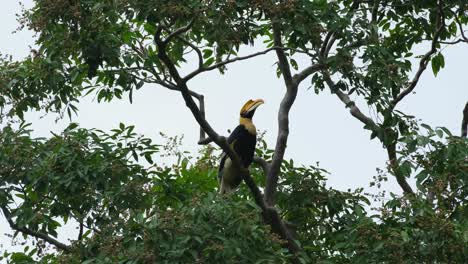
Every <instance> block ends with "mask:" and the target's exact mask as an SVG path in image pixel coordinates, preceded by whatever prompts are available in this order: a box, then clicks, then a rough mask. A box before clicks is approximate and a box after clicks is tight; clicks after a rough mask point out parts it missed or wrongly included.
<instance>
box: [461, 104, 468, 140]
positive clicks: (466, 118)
mask: <svg viewBox="0 0 468 264" xmlns="http://www.w3.org/2000/svg"><path fill="white" fill-rule="evenodd" d="M467 130H468V102H466V105H465V109H463V121H462V127H461V131H462V132H461V136H462V138H466V134H467Z"/></svg>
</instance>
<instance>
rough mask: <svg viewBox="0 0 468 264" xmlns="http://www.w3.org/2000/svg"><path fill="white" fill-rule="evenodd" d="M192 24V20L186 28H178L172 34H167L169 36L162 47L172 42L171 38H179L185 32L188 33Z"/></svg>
mask: <svg viewBox="0 0 468 264" xmlns="http://www.w3.org/2000/svg"><path fill="white" fill-rule="evenodd" d="M193 22H195V20H194V19H192V20H191V21H190V22H189V23H188V24H187V25H186V26H183V27H181V28H178V29H176V30H175V31H174V32H171V33H169V35H168V36H167V37H166V39H165V40H164V41H163V43H164V45H167V44H168V43H169V42H170V41H171V40H172V38H174V37H176V36H179V35H181V34H184V33H185V32H187V31H189V30H190V29H191V28H192V26H193Z"/></svg>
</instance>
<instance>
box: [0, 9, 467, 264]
mask: <svg viewBox="0 0 468 264" xmlns="http://www.w3.org/2000/svg"><path fill="white" fill-rule="evenodd" d="M465 2H466V1H464V0H454V1H444V0H439V1H402V0H396V1H351V0H338V1H323V0H313V1H310V0H291V1H276V0H268V1H258V0H233V1H221V0H212V1H201V0H200V1H199V0H196V1H194V0H177V1H174V0H170V1H169V0H151V1H147V0H145V1H143V0H133V1H128V0H41V1H35V5H34V7H33V8H32V9H30V10H26V11H25V12H24V14H23V16H22V17H21V19H20V22H21V23H22V25H23V26H25V27H28V28H29V29H31V30H33V31H34V32H36V33H37V45H38V50H37V52H34V54H33V55H31V56H30V57H27V58H25V59H24V60H22V61H13V60H12V59H11V58H8V57H2V58H1V59H0V121H1V122H2V130H1V131H0V143H1V145H0V207H1V209H2V211H3V213H4V215H5V217H6V218H7V220H8V221H9V223H10V226H13V227H15V228H14V229H16V230H17V233H15V236H17V235H18V234H19V233H22V234H23V235H25V236H26V235H30V236H33V237H36V238H40V239H42V240H44V241H47V242H49V243H52V244H54V245H56V246H58V247H59V248H60V249H61V251H60V252H58V253H54V252H42V250H39V249H41V248H42V247H40V246H37V247H36V248H34V249H29V248H25V250H24V252H15V253H5V254H4V256H3V257H2V258H3V259H6V260H7V261H8V262H9V263H31V262H33V261H34V262H37V263H81V262H84V263H116V262H120V263H154V262H157V263H160V262H162V263H192V262H193V263H220V262H223V261H225V260H230V261H231V262H233V263H287V262H290V261H293V262H302V263H421V262H423V263H463V262H464V261H465V260H466V259H468V246H467V245H468V222H467V219H468V210H467V202H468V201H467V197H468V189H467V188H468V187H467V180H468V175H467V172H468V165H467V160H468V159H467V157H468V141H467V139H466V138H459V137H456V136H454V135H452V134H451V133H450V131H448V130H447V129H445V128H435V129H434V128H432V127H430V126H428V125H425V124H420V123H418V122H417V121H416V119H415V117H413V116H409V115H407V114H405V113H403V112H401V111H399V110H398V107H397V105H398V103H399V102H400V101H401V100H402V99H403V98H404V97H405V96H407V95H408V94H410V93H411V92H412V91H413V90H414V88H415V87H416V85H417V83H418V81H419V78H420V76H421V75H422V74H423V72H424V71H425V70H426V68H427V67H428V66H429V63H430V64H431V68H432V71H433V73H434V75H437V74H438V73H439V72H440V71H441V70H442V69H443V68H444V67H445V65H446V61H445V59H444V55H443V46H444V45H453V44H457V43H459V42H468V39H467V38H466V36H465V35H464V30H463V27H464V26H466V24H467V23H468V16H467V15H466V8H467V6H466V3H465ZM245 45H254V46H255V47H256V48H257V49H258V50H261V51H260V52H258V53H254V54H250V55H247V56H240V55H239V54H240V53H241V49H242V47H243V46H245ZM424 46H430V47H429V48H428V50H427V51H426V52H423V53H422V54H416V51H418V53H420V51H419V50H420V49H419V48H421V47H424ZM270 51H275V52H276V53H277V54H279V56H278V58H279V60H278V63H277V65H278V70H277V74H278V77H283V78H287V76H285V75H287V71H288V70H287V69H289V68H292V69H294V70H295V71H297V72H298V73H297V74H295V75H294V76H292V77H291V79H292V81H293V83H294V84H295V85H296V88H297V87H298V86H299V83H300V82H301V81H303V80H305V79H306V77H308V76H311V84H312V86H313V88H314V90H315V91H316V92H317V93H321V92H322V91H323V90H325V89H326V88H327V87H328V89H330V91H331V92H332V93H333V94H336V95H337V96H338V98H339V99H340V100H341V101H342V102H343V103H344V104H345V106H346V107H348V108H350V112H351V114H352V115H353V116H354V117H356V118H357V119H358V120H359V121H360V122H362V123H363V124H364V128H365V129H367V130H369V131H370V137H371V139H374V138H375V139H377V140H379V141H380V142H381V143H382V146H383V147H384V148H385V149H386V150H387V152H388V155H389V157H388V158H389V166H388V168H387V169H386V170H380V174H381V175H379V176H378V177H377V178H378V179H385V178H386V175H387V174H391V175H393V176H395V177H396V179H397V181H398V183H399V184H400V186H401V187H402V189H403V190H404V192H405V195H403V196H398V195H396V194H391V196H390V197H387V196H383V197H377V199H376V200H374V202H373V203H371V202H370V200H371V199H372V198H374V199H375V197H374V196H372V195H369V194H366V193H364V192H363V191H362V190H361V189H358V190H355V191H351V190H349V191H347V192H343V191H337V190H333V189H330V188H328V187H327V186H326V176H327V172H326V171H325V170H323V169H321V168H318V167H316V166H297V165H295V164H294V162H293V161H292V160H291V161H286V160H284V161H283V162H282V163H281V168H280V177H279V182H278V190H277V197H276V200H277V201H276V208H277V209H278V213H279V214H280V215H281V219H282V220H284V223H285V224H286V225H287V228H288V230H289V231H291V232H292V233H293V235H294V238H295V239H296V241H297V243H298V244H300V247H301V249H302V250H301V251H300V252H298V253H297V255H295V256H294V255H293V254H291V252H289V251H288V250H286V246H285V245H286V242H285V241H284V240H282V239H280V238H279V237H277V236H276V235H274V234H273V233H272V232H271V230H270V226H267V225H265V223H264V222H263V221H264V220H265V218H264V217H263V218H262V216H264V214H265V210H264V208H261V209H262V210H260V209H259V208H257V205H256V204H255V202H254V201H255V199H254V198H253V197H252V195H251V192H250V191H249V190H248V189H247V188H241V189H240V190H239V191H238V192H237V193H236V194H234V195H232V196H231V197H228V198H227V199H224V198H220V197H217V196H216V194H215V191H216V181H215V178H216V176H215V175H216V173H217V172H216V169H215V168H216V166H217V160H218V158H219V157H218V151H217V150H216V149H214V148H212V147H206V148H203V149H202V150H201V153H199V154H198V155H194V156H191V155H190V153H185V152H184V151H181V150H180V143H179V141H178V139H177V138H169V142H168V144H166V145H158V144H154V143H153V142H152V141H151V139H149V138H146V137H144V136H140V135H138V134H137V133H135V132H134V130H135V128H134V127H133V126H125V125H124V124H121V125H120V126H119V128H117V129H114V130H112V131H110V132H104V131H100V130H98V129H90V130H87V129H82V128H79V127H78V125H77V124H73V123H72V124H70V126H69V127H68V128H67V129H66V130H65V131H63V133H61V134H59V135H53V136H52V137H51V138H32V137H31V131H30V130H29V128H28V126H27V125H25V124H24V123H22V125H20V126H14V125H13V124H14V123H12V122H11V121H18V120H23V118H24V113H25V112H27V111H31V110H41V109H43V110H45V111H46V112H60V113H64V112H67V113H68V115H69V116H70V117H71V116H72V113H73V112H76V111H78V109H77V107H76V103H77V102H79V100H80V99H81V98H82V97H83V96H85V95H88V94H94V95H95V96H96V98H97V99H98V102H102V101H111V100H116V99H122V98H123V96H124V95H125V96H128V98H129V100H130V101H132V96H133V93H134V92H137V90H139V89H141V88H143V87H144V85H145V84H158V85H160V86H162V87H165V88H168V89H171V90H177V91H183V90H184V89H186V90H189V89H188V88H187V83H188V82H189V81H190V80H191V79H192V78H195V77H197V76H199V75H202V74H203V73H204V72H207V71H211V70H218V71H219V72H220V73H222V74H223V73H225V72H226V71H227V70H228V65H229V64H231V63H235V62H237V61H242V60H246V59H253V58H254V57H256V56H259V55H263V54H265V53H267V52H270ZM281 54H283V55H284V58H283V57H281ZM299 59H305V60H302V61H310V62H311V66H310V67H311V68H310V67H306V68H304V69H301V68H302V67H303V65H299V64H298V63H297V61H299ZM197 62H198V63H197ZM447 63H448V62H447ZM193 67H195V69H192V68H193ZM182 68H184V69H188V72H185V71H184V72H182V71H180V72H179V69H182ZM190 69H192V70H191V71H190ZM285 69H286V71H285ZM285 80H286V79H285ZM285 83H288V82H287V80H286V82H285ZM181 84H183V85H181ZM286 86H288V90H291V89H292V88H291V86H294V85H291V84H289V85H288V84H287V85H286ZM350 95H353V96H355V97H357V98H358V99H362V100H364V101H365V102H366V105H367V106H368V107H369V108H370V109H371V110H373V112H374V113H375V118H370V117H367V116H365V115H364V114H363V113H362V112H363V111H360V110H359V108H358V107H357V105H356V103H355V102H353V101H351V100H350V99H349V96H350ZM191 96H194V95H193V94H191ZM194 97H197V98H198V99H200V98H203V96H200V95H196V94H195V96H194ZM184 99H185V98H184ZM293 101H294V100H293ZM200 108H201V102H200ZM364 112H365V111H364ZM276 154H277V153H275V152H274V151H273V150H270V149H268V147H267V146H266V143H265V142H263V141H262V142H261V144H260V147H259V148H258V149H257V156H259V157H261V158H263V159H264V160H266V161H271V160H272V159H273V158H274V155H276ZM165 156H171V157H175V161H174V164H172V165H169V166H167V165H164V163H163V162H162V158H163V157H165ZM278 164H279V163H278ZM251 174H252V176H253V178H254V179H255V182H257V184H258V185H259V186H260V187H265V179H264V172H263V171H262V169H261V168H260V167H253V168H251ZM408 178H414V179H415V180H416V189H415V191H413V189H412V187H411V186H410V185H408V183H407V182H406V179H408ZM377 186H379V187H380V186H381V185H380V184H378V185H377ZM375 204H378V205H377V206H376V207H375V208H372V209H370V208H369V207H370V206H375ZM62 225H76V226H78V230H79V231H78V234H77V238H76V239H75V240H73V241H72V244H71V245H61V244H59V243H57V242H54V241H55V240H54V239H55V238H56V237H57V235H58V231H59V228H60V227H61V226H62ZM42 240H41V241H42Z"/></svg>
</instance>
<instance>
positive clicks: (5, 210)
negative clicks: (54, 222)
mask: <svg viewBox="0 0 468 264" xmlns="http://www.w3.org/2000/svg"><path fill="white" fill-rule="evenodd" d="M1 209H2V212H3V215H5V218H6V220H7V221H8V224H9V225H10V227H11V229H13V230H15V231H18V232H21V233H23V234H25V235H29V236H33V237H35V238H39V239H42V240H44V241H46V242H47V243H49V244H51V245H54V246H55V247H57V248H58V249H60V250H63V251H70V246H68V245H65V244H63V243H62V242H60V241H58V240H56V239H55V238H53V237H50V236H48V235H47V234H44V233H41V232H37V231H33V230H31V229H29V228H27V227H24V226H19V225H17V224H16V223H15V222H14V221H13V218H12V216H11V213H10V210H8V208H7V207H6V206H1Z"/></svg>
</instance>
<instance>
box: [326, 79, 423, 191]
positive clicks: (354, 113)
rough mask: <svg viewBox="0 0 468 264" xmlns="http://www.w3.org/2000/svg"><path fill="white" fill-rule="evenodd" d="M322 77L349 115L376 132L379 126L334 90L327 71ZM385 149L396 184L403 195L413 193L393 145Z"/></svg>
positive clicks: (338, 90)
mask: <svg viewBox="0 0 468 264" xmlns="http://www.w3.org/2000/svg"><path fill="white" fill-rule="evenodd" d="M323 76H324V79H325V82H326V83H327V85H328V86H329V87H330V89H331V90H332V92H333V93H334V94H336V96H338V98H339V99H340V100H341V101H342V102H343V103H344V104H345V105H346V107H347V108H349V112H350V113H351V115H352V116H354V117H355V118H356V119H358V120H359V121H361V122H362V123H363V124H364V125H365V127H366V128H367V129H369V130H371V131H373V132H376V131H378V129H379V126H378V125H377V124H376V123H375V122H374V121H373V120H372V119H371V118H369V117H368V116H366V115H364V114H363V113H362V112H361V110H360V109H359V108H358V107H357V106H356V103H355V102H353V101H352V100H351V99H350V98H349V96H348V95H347V94H345V93H343V92H342V91H341V90H340V89H339V88H336V86H335V83H334V82H333V81H332V79H331V77H330V74H329V73H328V71H327V70H324V71H323ZM377 137H378V138H379V139H380V141H382V142H384V139H383V137H382V135H381V134H380V133H377ZM386 148H387V154H388V158H389V161H390V166H391V168H392V171H393V174H394V175H395V178H396V179H397V182H398V184H399V185H400V187H401V188H402V189H403V191H404V192H405V193H414V192H413V190H412V189H411V186H410V185H409V184H408V182H407V181H406V179H405V177H404V175H402V174H401V173H400V172H399V170H398V168H399V165H398V162H397V157H396V145H395V143H392V144H391V145H390V146H386Z"/></svg>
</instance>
